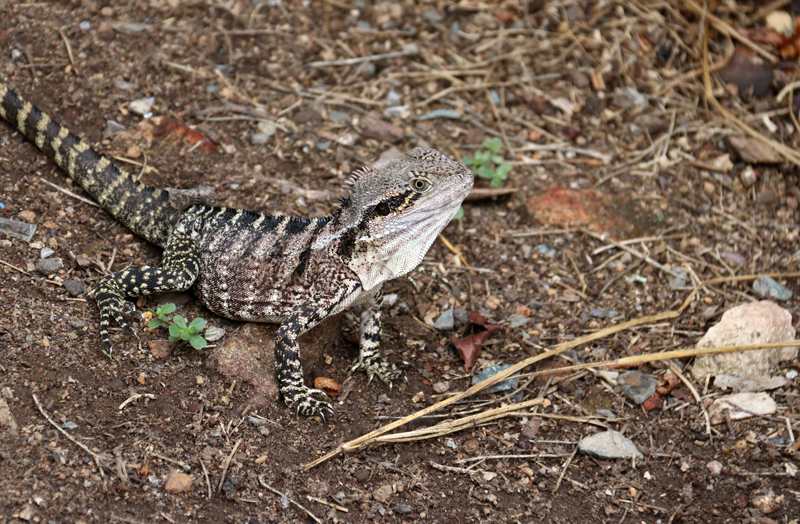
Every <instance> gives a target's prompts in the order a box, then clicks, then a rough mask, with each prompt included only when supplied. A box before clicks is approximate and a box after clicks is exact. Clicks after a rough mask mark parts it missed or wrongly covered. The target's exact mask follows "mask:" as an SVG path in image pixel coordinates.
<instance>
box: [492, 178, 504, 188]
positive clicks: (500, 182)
mask: <svg viewBox="0 0 800 524" xmlns="http://www.w3.org/2000/svg"><path fill="white" fill-rule="evenodd" d="M492 185H493V186H494V187H500V186H502V185H503V179H502V178H497V177H495V178H493V179H492Z"/></svg>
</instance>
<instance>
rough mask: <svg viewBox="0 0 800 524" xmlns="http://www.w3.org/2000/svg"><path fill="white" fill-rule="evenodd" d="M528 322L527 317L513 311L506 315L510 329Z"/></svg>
mask: <svg viewBox="0 0 800 524" xmlns="http://www.w3.org/2000/svg"><path fill="white" fill-rule="evenodd" d="M527 323H528V317H526V316H525V315H519V314H517V313H514V314H513V315H511V316H510V317H508V327H510V328H511V329H514V328H518V327H522V326H524V325H525V324H527Z"/></svg>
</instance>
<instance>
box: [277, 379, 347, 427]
mask: <svg viewBox="0 0 800 524" xmlns="http://www.w3.org/2000/svg"><path fill="white" fill-rule="evenodd" d="M312 395H321V396H322V395H324V396H326V397H327V395H325V392H324V391H322V390H319V389H309V388H307V387H306V386H303V387H302V388H300V389H296V390H293V391H291V392H290V393H284V400H285V402H286V404H288V405H289V407H290V408H295V415H303V416H304V417H314V416H319V417H320V418H321V419H322V421H323V423H327V422H328V419H329V418H331V419H333V418H336V415H335V414H334V412H333V406H331V404H330V402H325V401H322V400H317V399H315V398H313V397H312Z"/></svg>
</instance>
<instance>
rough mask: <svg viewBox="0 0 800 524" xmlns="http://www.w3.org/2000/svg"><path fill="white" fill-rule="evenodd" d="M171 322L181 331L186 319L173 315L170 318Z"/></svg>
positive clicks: (184, 327) (184, 326)
mask: <svg viewBox="0 0 800 524" xmlns="http://www.w3.org/2000/svg"><path fill="white" fill-rule="evenodd" d="M172 321H173V322H175V323H176V324H177V325H178V327H180V328H181V329H186V319H185V318H183V317H182V316H181V315H175V316H174V317H172Z"/></svg>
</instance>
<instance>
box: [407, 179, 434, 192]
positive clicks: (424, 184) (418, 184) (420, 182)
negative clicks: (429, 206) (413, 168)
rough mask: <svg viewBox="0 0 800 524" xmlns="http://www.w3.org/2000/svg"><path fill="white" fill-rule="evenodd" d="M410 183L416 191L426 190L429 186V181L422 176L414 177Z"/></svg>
mask: <svg viewBox="0 0 800 524" xmlns="http://www.w3.org/2000/svg"><path fill="white" fill-rule="evenodd" d="M412 185H413V187H414V189H415V190H416V191H419V192H420V193H422V192H423V191H425V190H427V189H428V188H429V187H431V183H430V182H428V181H427V180H425V179H424V178H415V179H414V181H413V182H412Z"/></svg>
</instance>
